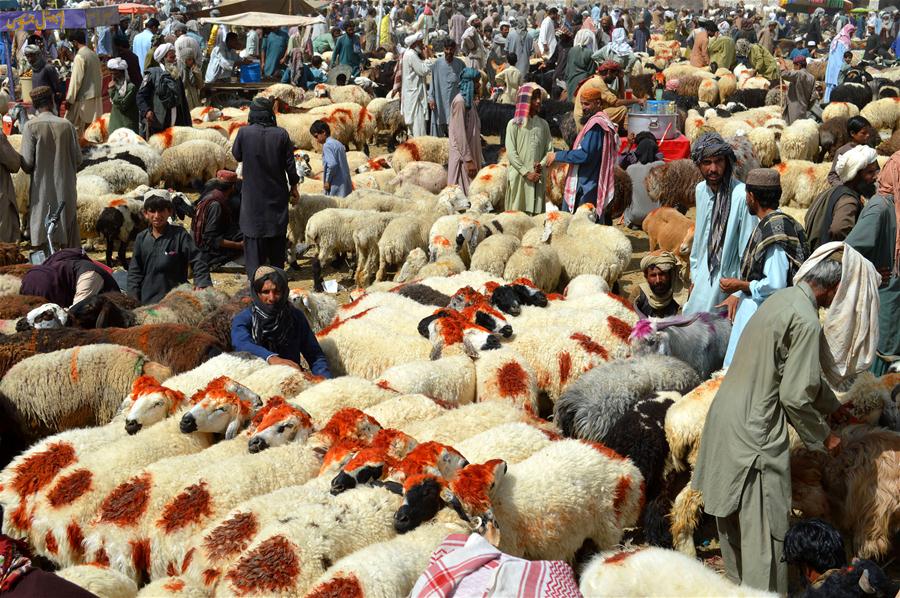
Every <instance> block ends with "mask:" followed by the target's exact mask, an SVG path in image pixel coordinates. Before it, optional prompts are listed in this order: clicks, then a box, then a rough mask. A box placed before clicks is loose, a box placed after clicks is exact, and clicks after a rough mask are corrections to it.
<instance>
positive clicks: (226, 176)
mask: <svg viewBox="0 0 900 598" xmlns="http://www.w3.org/2000/svg"><path fill="white" fill-rule="evenodd" d="M216 178H217V179H219V180H220V181H225V182H226V183H236V182H237V180H238V176H237V173H236V172H234V171H233V170H227V169H224V168H223V169H222V170H219V171H216Z"/></svg>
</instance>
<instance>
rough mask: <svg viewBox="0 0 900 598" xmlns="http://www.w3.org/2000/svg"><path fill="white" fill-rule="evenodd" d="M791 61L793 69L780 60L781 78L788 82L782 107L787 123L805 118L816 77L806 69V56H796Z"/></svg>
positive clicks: (814, 88) (812, 97)
mask: <svg viewBox="0 0 900 598" xmlns="http://www.w3.org/2000/svg"><path fill="white" fill-rule="evenodd" d="M793 63H794V70H787V66H786V65H785V64H784V61H782V71H781V78H782V79H783V80H785V81H787V82H788V83H790V86H789V87H788V90H787V103H786V105H785V107H784V120H785V122H787V124H791V123H792V122H794V121H795V120H800V119H801V118H806V116H807V112H809V109H810V108H811V107H812V105H813V100H814V94H815V92H816V78H815V77H814V76H813V75H812V73H810V72H809V71H807V70H806V58H804V57H803V56H797V57H796V58H794V60H793Z"/></svg>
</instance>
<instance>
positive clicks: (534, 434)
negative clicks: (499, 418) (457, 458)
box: [456, 422, 559, 464]
mask: <svg viewBox="0 0 900 598" xmlns="http://www.w3.org/2000/svg"><path fill="white" fill-rule="evenodd" d="M556 440H559V438H558V437H557V436H556V435H555V434H554V433H552V432H549V431H546V430H541V429H539V428H536V427H535V426H532V425H530V424H527V423H524V422H513V423H509V424H501V425H499V426H495V427H493V428H490V429H488V430H485V431H484V432H482V433H481V434H476V435H475V436H472V437H470V438H467V439H466V440H463V441H462V442H460V443H458V444H457V445H456V448H457V450H459V452H460V453H462V455H463V456H464V457H465V458H466V460H467V461H468V462H469V463H484V462H486V461H488V460H490V459H502V460H503V461H505V462H506V463H508V464H513V463H519V462H521V461H524V460H525V459H527V458H528V457H530V456H532V455H533V454H535V453H536V452H538V451H539V450H541V449H543V448H544V447H546V446H548V445H549V444H550V443H551V442H555V441H556Z"/></svg>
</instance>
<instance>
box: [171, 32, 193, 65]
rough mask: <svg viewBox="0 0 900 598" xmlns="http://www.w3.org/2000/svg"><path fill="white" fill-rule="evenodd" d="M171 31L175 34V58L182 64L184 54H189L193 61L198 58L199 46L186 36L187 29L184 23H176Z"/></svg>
mask: <svg viewBox="0 0 900 598" xmlns="http://www.w3.org/2000/svg"><path fill="white" fill-rule="evenodd" d="M172 30H173V31H174V33H175V56H176V57H177V58H178V61H179V62H184V56H185V53H191V55H192V56H193V57H194V60H198V59H199V57H200V44H199V43H197V40H195V39H194V38H192V37H191V36H190V35H188V34H187V32H188V28H187V25H185V24H184V23H176V24H175V25H174V27H173V28H172Z"/></svg>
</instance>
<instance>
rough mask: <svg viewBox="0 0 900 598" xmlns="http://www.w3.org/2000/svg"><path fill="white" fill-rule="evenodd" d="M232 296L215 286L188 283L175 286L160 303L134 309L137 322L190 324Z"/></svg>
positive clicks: (196, 322) (198, 320) (197, 321)
mask: <svg viewBox="0 0 900 598" xmlns="http://www.w3.org/2000/svg"><path fill="white" fill-rule="evenodd" d="M229 299H230V298H229V297H228V295H226V294H225V293H223V292H222V291H219V290H217V289H216V288H214V287H205V288H202V289H193V288H191V286H190V285H188V284H183V285H180V286H177V287H175V288H174V289H172V290H171V291H169V292H168V293H166V295H165V296H164V297H163V298H162V299H160V300H159V303H154V304H151V305H143V306H141V307H139V308H137V309H136V310H134V314H135V317H136V319H137V324H138V325H140V324H163V323H169V324H189V325H197V324H198V323H200V320H202V319H203V318H205V317H206V316H207V315H209V314H210V313H212V312H213V311H214V310H216V309H218V308H219V307H220V306H222V305H224V304H225V303H226V302H227V301H228V300H229Z"/></svg>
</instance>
